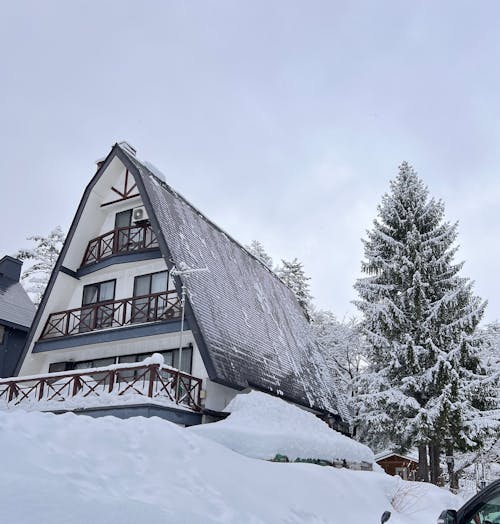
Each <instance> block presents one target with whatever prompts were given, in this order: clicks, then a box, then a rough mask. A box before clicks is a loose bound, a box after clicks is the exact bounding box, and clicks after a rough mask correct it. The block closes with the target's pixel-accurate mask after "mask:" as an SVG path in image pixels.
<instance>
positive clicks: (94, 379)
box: [0, 356, 202, 412]
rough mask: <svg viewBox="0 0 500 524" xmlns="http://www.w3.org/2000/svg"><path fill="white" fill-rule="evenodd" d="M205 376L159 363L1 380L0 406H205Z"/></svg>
mask: <svg viewBox="0 0 500 524" xmlns="http://www.w3.org/2000/svg"><path fill="white" fill-rule="evenodd" d="M201 388H202V380H201V379H199V378H196V377H194V376H192V375H190V374H188V373H184V372H181V371H179V370H177V369H174V368H171V367H169V366H165V365H164V364H161V363H159V362H155V356H153V357H151V358H150V359H149V362H148V360H146V361H144V362H140V363H137V364H117V365H114V366H109V367H106V368H94V369H82V370H79V371H65V372H60V373H49V374H47V375H36V376H31V377H14V378H7V379H0V408H13V407H16V406H18V407H21V408H27V409H34V410H40V411H62V410H64V411H71V410H81V409H90V408H95V407H101V408H102V407H104V406H124V405H128V406H131V405H140V404H147V403H149V404H154V405H157V406H163V407H168V408H174V409H175V408H178V409H180V408H183V409H186V408H188V409H190V410H192V411H196V412H198V411H200V410H201Z"/></svg>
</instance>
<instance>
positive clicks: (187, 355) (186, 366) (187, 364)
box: [172, 348, 192, 373]
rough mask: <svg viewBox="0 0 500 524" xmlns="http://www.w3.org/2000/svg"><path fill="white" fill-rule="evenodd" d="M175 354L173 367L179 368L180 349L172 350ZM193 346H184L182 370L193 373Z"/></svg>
mask: <svg viewBox="0 0 500 524" xmlns="http://www.w3.org/2000/svg"><path fill="white" fill-rule="evenodd" d="M172 354H173V364H172V367H174V368H176V369H179V350H178V349H175V350H173V351H172ZM191 354H192V349H191V348H182V367H181V368H180V370H181V371H184V372H185V373H191Z"/></svg>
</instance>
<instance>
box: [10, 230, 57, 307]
mask: <svg viewBox="0 0 500 524" xmlns="http://www.w3.org/2000/svg"><path fill="white" fill-rule="evenodd" d="M65 236H66V235H65V234H64V233H63V231H62V229H61V227H60V226H57V227H56V228H55V229H53V230H52V231H51V232H50V233H49V234H48V235H47V236H46V237H44V236H41V235H35V236H32V237H29V238H27V240H31V241H33V242H35V247H33V248H31V249H20V250H19V251H18V252H17V253H16V254H15V255H14V256H15V257H16V258H19V259H20V260H30V261H32V264H31V265H30V266H29V267H28V268H27V269H26V270H25V271H24V272H23V274H22V280H24V281H25V282H26V284H25V287H26V291H27V292H28V293H29V294H30V295H31V297H32V299H33V302H34V303H35V304H37V305H38V304H40V302H41V300H42V296H43V293H44V291H45V288H46V287H47V284H48V282H49V279H50V275H51V273H52V270H53V269H54V266H55V263H56V261H57V258H58V256H59V253H60V252H61V248H62V245H63V243H64V239H65Z"/></svg>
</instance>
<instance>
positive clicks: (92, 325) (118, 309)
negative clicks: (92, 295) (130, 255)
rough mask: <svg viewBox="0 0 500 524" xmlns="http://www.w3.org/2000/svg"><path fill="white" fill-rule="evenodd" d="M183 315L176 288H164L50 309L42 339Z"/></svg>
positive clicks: (169, 318)
mask: <svg viewBox="0 0 500 524" xmlns="http://www.w3.org/2000/svg"><path fill="white" fill-rule="evenodd" d="M180 315H181V301H180V298H179V296H178V295H177V292H176V291H164V292H162V293H154V294H151V295H142V296H137V297H131V298H126V299H122V300H113V301H108V302H101V303H98V304H92V305H89V306H84V307H81V308H75V309H69V310H67V311H59V312H57V313H51V314H50V315H49V318H48V319H47V322H46V324H45V327H44V329H43V331H42V335H41V336H40V340H48V339H53V338H57V337H68V336H72V335H79V334H83V333H89V332H92V331H98V330H103V329H110V328H119V327H123V326H130V325H134V324H143V323H147V322H159V321H164V320H172V319H175V318H178V317H180Z"/></svg>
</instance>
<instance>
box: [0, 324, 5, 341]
mask: <svg viewBox="0 0 500 524" xmlns="http://www.w3.org/2000/svg"><path fill="white" fill-rule="evenodd" d="M5 335H6V331H5V326H0V346H1V345H2V344H3V343H4V342H5Z"/></svg>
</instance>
